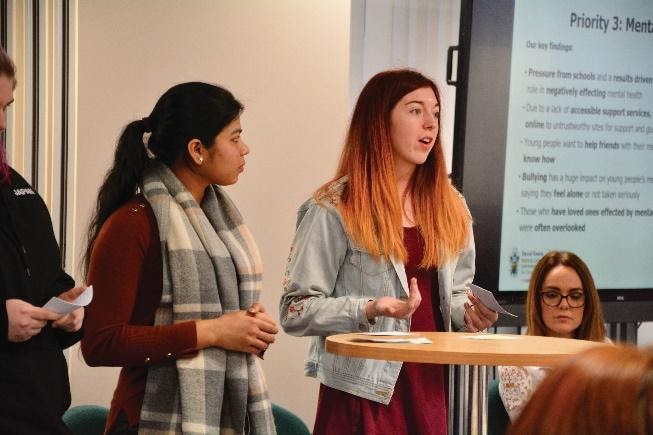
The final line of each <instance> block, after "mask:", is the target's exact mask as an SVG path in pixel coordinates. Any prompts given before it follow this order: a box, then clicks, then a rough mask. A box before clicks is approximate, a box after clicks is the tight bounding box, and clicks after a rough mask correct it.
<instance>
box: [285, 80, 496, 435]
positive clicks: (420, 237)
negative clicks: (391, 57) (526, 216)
mask: <svg viewBox="0 0 653 435" xmlns="http://www.w3.org/2000/svg"><path fill="white" fill-rule="evenodd" d="M439 133H440V96H439V92H438V89H437V87H436V85H435V84H434V83H433V81H431V80H430V79H428V78H426V77H424V76H423V75H421V74H420V73H418V72H415V71H411V70H394V71H386V72H382V73H379V74H377V75H376V76H374V77H373V78H372V79H371V80H370V81H369V82H368V83H367V84H366V85H365V87H364V88H363V90H362V92H361V94H360V96H359V98H358V101H357V103H356V107H355V109H354V113H353V115H352V120H351V124H350V127H349V132H348V135H347V139H346V142H345V146H344V149H343V151H342V156H341V158H340V165H339V167H338V170H337V173H336V175H335V177H334V178H333V179H332V180H331V181H329V182H327V183H326V184H325V185H324V186H322V187H321V188H319V189H318V190H317V191H316V192H315V194H314V196H313V198H312V199H310V200H308V201H307V202H306V203H304V204H303V205H302V206H301V207H300V209H299V215H298V221H297V222H298V223H297V231H296V234H295V238H294V241H293V243H292V247H291V250H290V256H289V259H288V265H287V270H286V277H285V280H284V294H283V296H282V298H281V307H280V312H281V324H282V326H283V328H284V330H285V331H286V332H288V333H289V334H292V335H297V336H313V338H312V341H311V347H310V350H309V356H308V361H307V363H306V374H307V375H308V376H313V377H317V378H318V379H319V380H320V382H321V386H320V396H319V402H318V409H317V417H316V421H315V428H314V433H315V434H324V433H353V434H363V433H365V434H376V433H379V434H380V433H388V432H392V433H393V434H418V433H424V434H427V433H428V434H446V433H447V409H446V397H445V391H446V388H447V382H446V377H447V375H446V373H445V368H446V367H445V366H440V365H429V364H413V363H405V364H402V363H401V362H397V361H378V360H367V359H359V358H351V357H344V356H336V355H333V354H329V353H327V352H326V351H325V338H326V336H328V335H330V334H334V333H339V332H342V333H344V332H369V331H373V332H377V331H384V332H386V331H393V332H394V331H402V332H403V331H451V330H462V329H464V328H465V327H466V328H467V329H468V330H470V331H479V330H483V329H485V328H487V327H488V326H490V325H491V324H492V323H494V322H495V321H496V319H497V313H496V312H494V311H491V310H489V309H488V308H486V307H485V306H484V305H483V304H482V303H481V302H480V300H478V299H477V298H475V297H474V296H473V295H471V294H468V285H469V284H470V283H471V282H472V278H473V276H474V256H475V254H474V240H473V234H472V228H471V217H470V215H469V211H468V210H467V207H466V205H465V202H464V200H463V199H462V197H461V195H460V194H459V193H458V192H457V191H456V189H455V188H454V187H453V186H452V185H451V184H450V182H449V179H448V177H447V172H446V168H445V163H444V154H443V151H442V147H441V144H440V134H439ZM470 302H471V303H470Z"/></svg>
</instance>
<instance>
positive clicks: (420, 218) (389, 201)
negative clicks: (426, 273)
mask: <svg viewBox="0 0 653 435" xmlns="http://www.w3.org/2000/svg"><path fill="white" fill-rule="evenodd" d="M421 88H431V89H433V92H434V93H435V96H436V98H437V100H438V102H439V101H440V92H439V91H438V88H437V86H436V85H435V83H434V82H433V81H432V80H430V79H428V78H427V77H425V76H423V75H422V74H420V73H418V72H416V71H412V70H406V69H401V70H391V71H384V72H381V73H378V74H377V75H375V76H374V77H372V78H371V79H370V81H369V82H367V84H366V85H365V87H364V88H363V90H362V91H361V93H360V96H359V97H358V101H357V102H356V107H355V108H354V113H353V115H352V118H351V123H350V126H349V131H348V133H347V138H346V141H345V146H344V149H343V151H342V155H341V157H340V163H339V165H338V170H337V172H336V175H335V177H334V178H333V180H331V181H330V182H328V183H327V184H325V185H324V186H322V187H321V188H320V189H318V190H317V192H316V193H315V197H316V198H321V197H323V195H324V194H325V193H326V192H327V191H328V190H329V186H330V185H331V184H332V183H333V182H334V181H336V180H338V179H340V178H342V177H343V176H348V182H347V185H346V188H345V190H344V192H343V193H342V197H341V199H340V201H339V204H338V207H339V210H340V212H341V214H342V216H343V219H344V221H345V223H346V225H347V230H348V232H349V235H350V237H352V239H353V240H354V242H355V243H356V244H357V245H359V246H360V247H362V248H364V249H365V250H367V251H368V252H370V253H371V254H372V255H374V256H383V257H394V258H397V259H400V260H402V261H404V262H406V261H407V259H408V258H407V257H408V256H407V253H406V249H405V248H404V243H403V227H402V200H401V198H399V193H398V191H397V181H396V177H395V164H394V158H393V150H392V141H391V136H390V113H391V111H392V109H393V108H394V107H395V105H396V104H397V103H398V102H399V100H400V99H401V98H402V97H403V96H404V95H406V94H408V93H410V92H412V91H414V90H416V89H421ZM439 123H440V120H439V119H438V136H437V137H436V139H435V146H434V147H433V149H432V150H431V152H430V153H429V155H428V158H427V159H426V161H425V162H424V163H423V164H422V165H419V166H417V168H416V170H415V172H414V173H413V175H412V178H411V181H410V184H409V188H408V193H407V194H408V195H410V198H411V200H412V203H413V209H414V216H415V223H416V225H417V226H418V228H419V231H420V233H421V235H422V237H423V239H424V257H423V260H422V264H421V265H420V266H421V267H425V268H426V267H437V266H438V265H440V264H443V263H445V262H447V261H448V260H451V259H452V258H454V257H455V256H456V255H457V254H458V252H459V251H460V250H461V249H462V248H463V247H464V246H465V245H466V244H467V242H468V240H469V236H470V234H469V232H470V221H471V217H470V215H469V212H468V210H467V208H466V207H465V204H464V202H463V200H462V198H461V196H460V194H459V193H458V191H457V190H456V189H455V188H454V187H453V186H452V185H451V183H450V182H449V178H448V176H447V171H446V166H445V163H444V154H443V152H442V147H441V139H440V129H439Z"/></svg>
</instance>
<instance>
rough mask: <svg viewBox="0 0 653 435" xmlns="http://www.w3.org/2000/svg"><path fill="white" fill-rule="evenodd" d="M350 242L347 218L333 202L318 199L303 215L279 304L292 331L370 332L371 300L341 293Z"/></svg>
mask: <svg viewBox="0 0 653 435" xmlns="http://www.w3.org/2000/svg"><path fill="white" fill-rule="evenodd" d="M300 213H302V212H301V211H300ZM348 244H349V240H348V238H347V235H346V233H345V230H344V226H343V222H342V220H341V218H340V215H339V213H338V211H337V210H336V209H335V208H334V207H333V206H330V205H328V204H327V205H322V204H317V203H312V204H310V205H309V206H308V210H307V211H306V212H305V214H304V215H303V217H302V216H301V214H300V221H299V223H298V226H297V231H296V233H295V238H294V240H293V243H292V246H291V249H290V255H289V257H288V263H287V268H286V275H285V279H284V294H283V296H282V297H281V301H280V306H279V313H280V323H281V326H282V327H283V329H284V331H286V333H288V334H291V335H296V336H326V335H330V334H333V333H338V332H359V331H367V330H369V328H370V327H371V325H370V324H369V322H368V320H367V317H366V315H365V304H366V303H367V301H368V299H367V298H361V297H356V296H352V294H353V293H354V292H353V291H352V292H351V293H350V292H347V291H346V289H345V290H344V291H343V290H342V289H340V290H339V292H336V291H335V290H336V282H337V280H338V274H339V271H340V268H341V266H342V264H343V262H344V261H345V259H346V257H347V252H348ZM336 293H339V294H336Z"/></svg>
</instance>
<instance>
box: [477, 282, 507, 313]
mask: <svg viewBox="0 0 653 435" xmlns="http://www.w3.org/2000/svg"><path fill="white" fill-rule="evenodd" d="M469 289H470V290H471V291H472V293H473V294H474V296H476V297H477V298H479V299H480V300H481V302H483V305H485V306H486V307H488V308H489V309H491V310H492V311H496V312H497V313H501V314H506V315H508V316H512V317H517V315H515V314H512V313H509V312H508V311H506V310H505V309H504V308H503V307H502V306H501V305H499V302H497V300H496V299H495V297H494V295H493V294H492V292H491V291H489V290H485V289H484V288H482V287H479V286H477V285H475V284H470V285H469Z"/></svg>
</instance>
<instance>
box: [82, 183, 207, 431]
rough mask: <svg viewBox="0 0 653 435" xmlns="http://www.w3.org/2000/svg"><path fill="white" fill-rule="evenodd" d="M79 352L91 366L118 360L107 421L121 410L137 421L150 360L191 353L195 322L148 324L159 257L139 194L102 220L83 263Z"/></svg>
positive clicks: (150, 217)
mask: <svg viewBox="0 0 653 435" xmlns="http://www.w3.org/2000/svg"><path fill="white" fill-rule="evenodd" d="M88 284H92V285H93V301H92V302H91V304H90V305H89V306H88V307H87V308H86V319H85V321H84V338H83V339H82V353H83V355H84V359H85V360H86V362H87V363H88V365H90V366H119V367H120V366H122V367H123V368H122V370H121V371H120V377H119V378H118V385H117V386H116V390H115V391H114V393H113V400H112V401H111V410H110V412H109V417H108V420H107V425H106V429H107V430H108V429H110V428H112V427H113V425H114V423H115V421H116V418H117V417H118V415H119V414H120V412H121V411H123V412H124V413H125V414H126V417H127V421H128V422H129V425H130V426H134V425H136V424H137V423H138V421H139V419H140V413H141V405H142V404H143V396H144V394H145V382H146V377H147V369H148V367H149V366H150V365H154V364H161V363H172V362H173V361H174V359H175V358H178V357H183V356H190V355H193V354H194V353H195V351H196V350H195V347H196V346H197V335H196V330H195V322H192V321H191V322H183V323H177V324H174V325H166V326H152V325H153V323H154V314H155V311H156V309H157V307H158V306H159V302H160V300H161V290H162V286H163V263H162V262H161V242H160V240H159V231H158V228H157V223H156V219H155V217H154V213H153V212H152V209H151V207H150V205H149V203H148V202H147V201H145V199H144V198H143V196H141V195H138V196H136V197H134V198H132V199H131V200H130V201H128V202H127V203H126V204H125V205H123V206H122V207H121V208H119V209H118V210H116V211H115V212H114V213H113V214H112V215H111V216H110V217H109V219H108V220H107V221H106V222H105V224H104V225H103V226H102V230H101V231H100V234H99V235H98V237H97V239H96V241H95V245H94V247H93V254H92V255H91V262H90V265H89V271H88Z"/></svg>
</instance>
